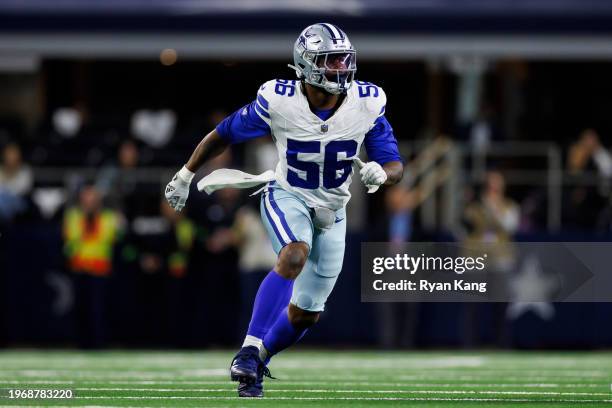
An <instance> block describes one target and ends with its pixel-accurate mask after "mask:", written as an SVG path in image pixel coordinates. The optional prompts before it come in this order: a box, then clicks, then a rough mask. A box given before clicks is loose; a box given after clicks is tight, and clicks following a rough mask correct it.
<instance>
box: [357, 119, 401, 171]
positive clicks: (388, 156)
mask: <svg viewBox="0 0 612 408" xmlns="http://www.w3.org/2000/svg"><path fill="white" fill-rule="evenodd" d="M364 145H365V148H366V152H367V153H368V158H369V159H370V160H373V161H375V162H377V163H378V164H380V165H383V164H385V163H388V162H391V161H402V157H401V156H400V153H399V149H398V147H397V140H395V135H394V134H393V128H392V127H391V125H390V124H389V122H388V121H387V118H385V116H384V115H381V116H379V117H378V119H376V122H374V127H373V128H372V129H370V131H369V132H368V133H366V136H365V140H364Z"/></svg>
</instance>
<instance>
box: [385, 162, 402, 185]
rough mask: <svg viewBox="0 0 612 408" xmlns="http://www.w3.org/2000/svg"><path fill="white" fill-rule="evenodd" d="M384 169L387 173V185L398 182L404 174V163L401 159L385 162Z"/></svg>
mask: <svg viewBox="0 0 612 408" xmlns="http://www.w3.org/2000/svg"><path fill="white" fill-rule="evenodd" d="M383 170H384V171H385V173H387V181H386V182H385V184H386V185H391V184H395V183H398V182H399V181H400V180H401V179H402V176H403V175H404V165H403V164H402V162H399V161H392V162H388V163H385V164H384V165H383Z"/></svg>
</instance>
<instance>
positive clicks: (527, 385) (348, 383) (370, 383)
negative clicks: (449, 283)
mask: <svg viewBox="0 0 612 408" xmlns="http://www.w3.org/2000/svg"><path fill="white" fill-rule="evenodd" d="M101 382H102V381H96V380H84V381H81V380H0V384H26V385H27V384H100V383H101ZM103 382H104V383H105V384H112V385H162V384H164V385H165V384H168V385H172V384H176V385H227V384H230V381H229V380H224V381H193V380H166V381H155V380H123V381H121V380H116V381H115V380H112V381H103ZM281 382H282V384H284V385H289V386H292V385H293V386H295V385H329V382H328V381H282V380H281ZM334 385H342V386H360V385H365V386H380V387H406V388H421V387H424V388H426V387H441V388H452V387H462V388H467V387H470V388H473V387H484V388H492V387H501V388H515V387H516V388H521V387H524V388H606V389H608V388H609V387H610V383H597V384H595V383H584V384H582V383H411V382H405V383H401V382H400V383H398V382H387V381H340V382H334ZM120 389H129V388H120ZM147 389H149V390H154V388H147Z"/></svg>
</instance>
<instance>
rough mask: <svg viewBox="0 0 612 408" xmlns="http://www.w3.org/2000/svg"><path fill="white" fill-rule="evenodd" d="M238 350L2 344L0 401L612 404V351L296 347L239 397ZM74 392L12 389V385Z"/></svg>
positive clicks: (55, 403)
mask: <svg viewBox="0 0 612 408" xmlns="http://www.w3.org/2000/svg"><path fill="white" fill-rule="evenodd" d="M232 354H233V353H232V352H225V351H223V352H210V351H206V352H117V351H111V352H88V353H87V352H69V351H66V352H64V351H62V352H57V351H53V352H46V351H35V352H34V351H4V352H0V388H2V393H3V395H2V397H0V406H23V405H28V406H47V405H50V406H129V407H147V406H163V407H173V406H180V407H182V406H190V407H237V406H240V407H250V406H257V407H280V406H283V407H289V406H292V407H293V406H298V407H302V406H308V407H331V406H333V407H336V406H337V407H351V408H356V407H396V406H414V407H422V406H425V407H510V406H512V407H514V406H523V407H532V406H543V407H599V406H612V393H611V388H610V383H611V382H612V353H588V352H587V353H571V352H566V353H516V352H507V353H506V352H483V353H463V352H374V351H367V352H355V351H289V352H287V353H285V354H284V355H282V356H279V357H278V358H276V359H275V360H274V361H273V362H272V364H271V366H270V368H271V370H272V373H273V374H274V375H275V376H276V377H278V379H277V380H268V381H267V382H266V398H264V399H263V400H262V399H257V400H254V399H248V400H245V399H238V398H237V397H236V396H235V391H234V390H235V383H232V382H229V381H228V375H227V367H228V365H229V362H230V359H231V357H232ZM50 388H53V389H70V390H72V391H73V393H74V398H73V399H62V400H58V399H56V400H44V399H30V400H27V399H24V400H17V399H8V398H7V393H8V389H20V390H23V389H50Z"/></svg>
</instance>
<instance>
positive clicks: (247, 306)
mask: <svg viewBox="0 0 612 408" xmlns="http://www.w3.org/2000/svg"><path fill="white" fill-rule="evenodd" d="M232 232H233V240H234V243H235V245H236V246H237V248H238V252H239V260H238V265H239V268H240V302H241V304H240V309H241V313H240V317H241V318H242V322H241V323H242V324H241V326H242V329H241V330H246V325H247V324H248V322H249V317H250V314H251V306H252V305H253V300H254V299H255V295H256V294H257V289H258V288H259V284H260V283H261V281H262V280H263V278H265V277H266V275H267V274H268V272H269V271H270V270H271V269H272V268H274V265H275V264H276V254H275V253H274V250H273V249H272V244H271V243H270V240H269V239H268V234H267V233H266V230H265V228H264V226H263V224H262V223H261V218H260V216H259V211H256V210H255V209H254V208H253V207H252V206H250V205H244V206H242V207H241V208H240V209H239V210H238V211H237V212H236V217H235V220H234V224H233V226H232Z"/></svg>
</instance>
